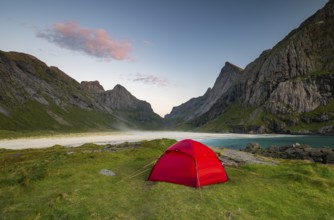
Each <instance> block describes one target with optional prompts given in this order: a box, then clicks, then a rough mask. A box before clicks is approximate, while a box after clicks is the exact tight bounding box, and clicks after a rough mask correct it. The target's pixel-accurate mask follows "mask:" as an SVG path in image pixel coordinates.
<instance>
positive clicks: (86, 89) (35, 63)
mask: <svg viewBox="0 0 334 220" xmlns="http://www.w3.org/2000/svg"><path fill="white" fill-rule="evenodd" d="M94 85H95V87H94ZM94 88H95V89H94ZM97 88H98V89H97ZM161 120H162V119H161V118H160V116H158V115H157V114H155V113H154V112H153V110H152V108H151V105H150V104H149V103H147V102H145V101H141V100H138V99H137V98H135V97H134V96H133V95H132V94H131V93H130V92H128V91H127V90H126V89H125V88H124V87H122V86H121V85H117V86H115V88H114V89H112V90H109V91H104V89H103V87H102V86H101V85H100V84H99V82H97V81H95V82H82V83H81V84H80V83H79V82H77V81H76V80H74V79H72V78H71V77H69V76H68V75H66V74H65V73H64V72H62V71H61V70H60V69H58V68H57V67H48V66H47V65H46V64H45V63H43V62H42V61H40V60H38V59H37V58H35V57H33V56H31V55H28V54H23V53H18V52H3V51H0V130H6V131H14V132H15V131H41V130H43V131H88V130H90V131H92V130H104V129H108V130H119V129H124V128H126V129H146V128H156V127H160V123H161Z"/></svg>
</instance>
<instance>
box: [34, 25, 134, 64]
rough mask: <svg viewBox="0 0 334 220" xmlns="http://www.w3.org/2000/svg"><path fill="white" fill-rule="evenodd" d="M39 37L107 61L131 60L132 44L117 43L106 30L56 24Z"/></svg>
mask: <svg viewBox="0 0 334 220" xmlns="http://www.w3.org/2000/svg"><path fill="white" fill-rule="evenodd" d="M37 36H38V37H40V38H44V39H46V40H48V41H49V42H51V43H54V44H56V45H58V46H60V47H63V48H67V49H70V50H74V51H79V52H83V53H85V54H88V55H90V56H94V57H97V58H102V59H105V60H107V61H110V60H111V59H114V60H127V59H128V60H131V57H130V55H129V54H130V52H131V50H132V45H131V43H130V42H128V41H115V40H114V39H113V38H111V37H110V36H109V35H108V32H107V31H105V30H104V29H86V28H82V27H80V25H79V23H76V22H66V23H56V24H54V25H53V26H52V28H51V29H48V30H44V31H42V32H41V31H40V32H38V34H37Z"/></svg>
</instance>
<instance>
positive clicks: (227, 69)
mask: <svg viewBox="0 0 334 220" xmlns="http://www.w3.org/2000/svg"><path fill="white" fill-rule="evenodd" d="M242 72H243V69H241V68H240V67H237V66H235V65H233V64H231V63H229V62H226V63H225V66H224V67H223V68H222V70H221V72H220V74H219V76H218V78H217V79H216V82H215V84H214V86H213V87H212V89H211V88H209V89H208V90H207V91H206V93H205V94H204V95H203V96H201V97H197V98H193V99H191V100H189V101H188V102H186V103H184V104H182V105H180V106H177V107H174V108H173V109H172V111H171V113H170V114H167V115H166V116H165V118H167V119H175V118H176V119H178V120H190V119H193V118H195V117H196V116H199V115H201V114H203V113H205V112H207V111H208V110H209V109H210V108H211V107H212V106H213V105H214V104H215V102H216V101H217V100H218V99H219V98H220V97H221V96H222V95H223V94H224V93H225V92H226V91H227V90H228V89H229V88H230V87H231V86H232V85H233V83H234V82H235V80H236V79H237V78H238V77H239V76H240V75H241V73H242Z"/></svg>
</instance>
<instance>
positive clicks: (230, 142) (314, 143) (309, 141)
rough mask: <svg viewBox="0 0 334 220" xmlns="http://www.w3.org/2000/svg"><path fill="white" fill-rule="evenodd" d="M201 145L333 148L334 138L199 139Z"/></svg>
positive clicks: (232, 147) (264, 137)
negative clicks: (253, 144) (293, 145)
mask: <svg viewBox="0 0 334 220" xmlns="http://www.w3.org/2000/svg"><path fill="white" fill-rule="evenodd" d="M199 141H200V142H202V143H203V144H206V145H208V146H215V147H226V148H231V149H243V148H245V147H246V145H247V144H248V143H251V142H255V143H258V144H260V145H261V146H262V147H264V148H266V147H270V146H272V145H276V146H283V145H288V144H295V143H300V144H306V145H309V146H311V147H331V148H334V136H301V135H298V136H292V135H291V136H282V137H277V136H258V135H254V137H244V138H240V137H239V138H220V139H201V140H199Z"/></svg>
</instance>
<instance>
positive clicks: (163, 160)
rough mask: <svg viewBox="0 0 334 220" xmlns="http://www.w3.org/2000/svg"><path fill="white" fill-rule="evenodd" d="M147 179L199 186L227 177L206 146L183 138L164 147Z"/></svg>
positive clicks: (224, 179) (215, 157)
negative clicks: (164, 149) (163, 151)
mask: <svg viewBox="0 0 334 220" xmlns="http://www.w3.org/2000/svg"><path fill="white" fill-rule="evenodd" d="M148 180H150V181H163V182H171V183H176V184H182V185H186V186H191V187H201V186H205V185H209V184H215V183H223V182H226V181H227V180H228V177H227V174H226V172H225V169H224V166H223V165H222V163H221V162H220V161H219V159H218V158H217V155H216V154H215V153H214V152H213V151H212V150H211V149H210V148H209V147H207V146H205V145H204V144H202V143H200V142H197V141H194V140H190V139H186V140H182V141H179V142H177V143H175V144H174V145H172V146H170V147H169V148H168V149H167V150H166V151H165V153H164V154H163V155H162V156H161V157H160V158H159V160H158V161H157V163H156V164H155V165H154V167H153V168H152V170H151V173H150V175H149V177H148Z"/></svg>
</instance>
